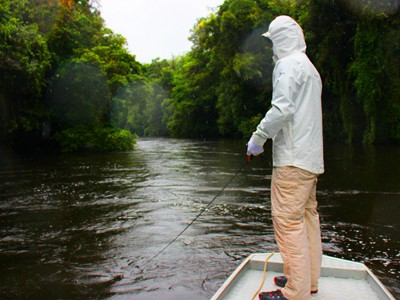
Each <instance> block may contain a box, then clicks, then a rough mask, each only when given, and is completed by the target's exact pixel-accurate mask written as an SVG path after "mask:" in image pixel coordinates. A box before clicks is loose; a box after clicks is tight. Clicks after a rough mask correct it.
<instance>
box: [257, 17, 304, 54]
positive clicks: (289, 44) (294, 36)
mask: <svg viewBox="0 0 400 300" xmlns="http://www.w3.org/2000/svg"><path fill="white" fill-rule="evenodd" d="M263 36H265V37H268V38H269V39H271V41H272V44H273V51H274V56H275V57H276V58H277V59H278V60H279V59H282V58H284V57H286V56H288V55H290V54H293V53H296V52H304V53H305V52H306V42H305V41H304V35H303V30H302V29H301V27H300V25H299V24H297V22H296V21H295V20H293V19H292V18H291V17H288V16H279V17H277V18H275V19H274V20H273V21H272V22H271V24H270V25H269V29H268V32H266V33H265V34H263Z"/></svg>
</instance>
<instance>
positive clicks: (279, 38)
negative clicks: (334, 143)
mask: <svg viewBox="0 0 400 300" xmlns="http://www.w3.org/2000/svg"><path fill="white" fill-rule="evenodd" d="M263 36H265V37H267V38H269V39H270V40H271V41H272V45H273V52H274V57H273V59H274V61H275V67H274V70H273V74H272V82H273V93H272V107H271V109H269V110H268V112H267V113H266V115H265V117H264V118H263V119H262V120H261V122H260V123H259V125H258V126H257V129H256V131H255V132H254V133H253V135H252V137H251V138H250V140H249V142H248V144H247V155H253V156H258V155H260V154H261V153H263V151H264V149H263V145H264V143H265V141H266V140H267V139H270V138H271V139H272V140H273V154H272V155H273V171H272V182H271V204H272V208H271V210H272V221H273V226H274V233H275V239H276V242H277V244H278V248H279V251H280V253H281V256H282V260H283V265H284V276H278V277H275V279H274V281H275V284H276V285H278V286H280V287H282V289H277V290H276V291H269V292H262V293H260V294H259V298H260V299H261V300H269V299H274V300H284V299H290V300H304V299H309V298H310V294H312V293H317V292H318V279H319V277H320V269H321V261H322V246H321V230H320V221H319V215H318V212H317V200H316V186H317V178H318V175H319V174H322V173H323V172H324V160H323V135H322V108H321V93H322V83H321V78H320V75H319V73H318V71H317V70H316V68H315V67H314V65H313V64H312V63H311V61H310V60H309V58H308V57H307V55H306V43H305V41H304V35H303V30H302V29H301V27H300V26H299V25H298V24H297V22H296V21H295V20H293V19H292V18H291V17H289V16H279V17H277V18H275V19H274V20H273V21H272V22H271V24H270V26H269V29H268V31H267V32H266V33H265V34H263Z"/></svg>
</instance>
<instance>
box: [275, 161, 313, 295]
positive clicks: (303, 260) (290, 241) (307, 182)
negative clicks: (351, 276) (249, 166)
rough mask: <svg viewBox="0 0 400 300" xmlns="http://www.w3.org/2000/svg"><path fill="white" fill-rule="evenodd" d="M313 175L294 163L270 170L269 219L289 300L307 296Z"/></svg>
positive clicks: (309, 289)
mask: <svg viewBox="0 0 400 300" xmlns="http://www.w3.org/2000/svg"><path fill="white" fill-rule="evenodd" d="M315 178H316V175H315V174H312V173H310V172H307V171H304V170H301V169H299V168H294V167H277V168H274V170H273V176H272V186H271V202H272V220H273V224H274V231H275V238H276V241H277V244H278V247H279V251H280V253H281V255H282V259H283V262H284V274H285V276H286V277H287V279H288V282H287V284H286V286H285V288H283V289H282V293H283V294H284V295H285V297H286V298H288V299H290V300H304V299H309V297H310V291H311V261H310V257H311V254H310V247H309V235H308V232H307V222H306V218H305V207H306V204H307V203H308V201H309V198H310V194H311V193H312V190H313V187H314V185H315Z"/></svg>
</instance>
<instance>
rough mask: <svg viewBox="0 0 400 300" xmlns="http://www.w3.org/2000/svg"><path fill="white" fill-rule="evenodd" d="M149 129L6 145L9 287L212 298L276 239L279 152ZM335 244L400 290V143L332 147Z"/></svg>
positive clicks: (326, 192)
mask: <svg viewBox="0 0 400 300" xmlns="http://www.w3.org/2000/svg"><path fill="white" fill-rule="evenodd" d="M244 144H245V142H244V141H232V140H218V141H203V140H177V139H139V140H138V144H137V147H136V149H135V150H134V151H129V152H117V153H84V154H60V155H50V156H38V155H36V156H29V157H28V156H16V155H15V154H13V153H12V152H10V151H7V150H4V149H3V150H1V151H0V154H1V157H0V178H1V180H0V298H1V299H118V300H119V299H138V300H140V299H163V300H165V299H167V300H168V299H191V300H195V299H209V298H210V296H211V295H212V294H213V293H215V291H216V290H217V289H218V288H219V286H220V285H221V284H222V283H223V282H224V280H225V279H226V278H227V277H228V276H229V274H230V273H231V272H232V271H233V270H234V269H235V268H236V267H237V266H238V265H239V264H240V262H241V261H242V260H243V259H244V258H245V257H247V256H248V255H249V254H251V253H253V252H267V251H276V250H277V247H276V244H275V242H274V238H273V228H272V221H271V215H270V201H269V195H270V178H271V151H270V148H269V146H270V145H269V144H268V145H267V150H266V153H265V155H264V156H263V157H260V158H255V159H253V160H252V161H251V162H249V163H246V165H245V166H244V168H243V170H241V171H240V172H239V173H238V175H237V177H235V178H234V180H233V181H232V182H231V183H230V185H229V186H228V187H227V188H226V189H225V191H224V192H223V193H222V194H221V195H220V196H219V197H218V198H217V199H216V200H215V202H214V203H213V205H212V206H211V207H210V208H209V209H208V210H206V211H205V212H204V213H203V214H202V215H201V217H200V218H199V219H198V220H197V221H196V222H194V223H193V224H192V225H191V226H190V227H189V229H188V230H186V231H185V233H184V234H183V235H182V236H180V237H179V238H178V239H177V240H176V241H175V242H174V243H172V244H171V245H170V246H169V247H168V248H167V249H166V250H165V251H163V252H162V253H161V254H160V255H158V256H157V257H156V258H154V259H153V260H152V261H150V262H149V260H150V259H152V258H153V257H154V256H155V255H156V254H158V253H159V252H160V251H161V250H162V249H163V248H164V247H165V246H166V245H168V243H170V242H171V241H172V240H173V239H174V238H175V237H176V236H177V235H178V234H179V233H180V232H181V231H182V230H183V229H184V228H185V227H186V226H187V225H188V224H189V223H190V222H191V221H192V220H193V219H194V218H195V217H196V215H197V214H198V213H199V212H200V211H201V210H202V209H204V208H205V207H206V205H207V204H208V203H209V202H210V201H211V200H212V199H213V198H214V197H215V196H216V195H217V194H218V193H219V191H220V190H221V189H222V188H223V187H224V186H225V184H227V182H228V181H229V180H230V179H231V178H232V176H233V175H234V174H235V173H236V172H237V171H238V170H239V169H240V167H241V166H242V164H243V162H244V160H245V158H244V154H245V146H244ZM325 167H326V173H325V174H324V175H322V176H321V177H320V179H319V185H318V194H317V197H318V200H319V212H320V215H321V227H322V241H323V250H324V253H325V254H328V255H331V256H335V257H340V258H346V259H351V260H354V261H359V262H364V263H365V264H366V265H367V266H368V267H369V268H371V269H372V270H373V272H374V273H375V274H376V275H377V276H378V277H379V278H380V280H381V281H382V282H383V283H384V284H385V285H386V287H387V288H388V289H389V290H390V291H391V292H392V294H393V295H394V296H395V297H396V298H399V299H400V239H399V237H400V230H399V228H400V226H399V225H400V147H390V146H380V147H372V146H371V147H362V146H357V147H356V146H346V145H341V144H335V145H326V146H325Z"/></svg>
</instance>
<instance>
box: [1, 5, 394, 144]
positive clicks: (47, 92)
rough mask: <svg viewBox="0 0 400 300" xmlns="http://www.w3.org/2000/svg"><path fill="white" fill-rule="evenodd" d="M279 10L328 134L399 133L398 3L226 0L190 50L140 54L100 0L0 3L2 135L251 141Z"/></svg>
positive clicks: (20, 139) (381, 137)
mask: <svg viewBox="0 0 400 300" xmlns="http://www.w3.org/2000/svg"><path fill="white" fill-rule="evenodd" d="M280 14H287V15H290V16H292V17H293V18H295V19H296V20H297V21H298V22H299V23H300V25H301V26H302V27H303V29H304V32H305V37H306V41H307V53H308V55H309V57H310V58H311V60H312V61H313V62H314V64H315V65H316V67H317V69H318V70H319V71H320V74H321V77H322V79H323V84H324V91H323V110H324V131H325V139H327V140H334V141H347V142H349V143H352V142H363V143H398V142H399V141H400V68H399V66H400V45H399V42H400V39H399V36H400V26H399V25H400V10H399V2H398V1H397V0H384V1H373V0H297V1H294V0H293V1H290V0H226V1H225V2H224V4H222V5H221V6H220V7H219V8H218V10H216V11H215V12H214V13H213V14H211V15H210V16H208V17H207V18H203V19H200V20H198V22H197V23H196V24H194V26H193V30H192V34H191V36H190V37H188V38H189V39H190V40H191V42H192V43H193V47H192V49H191V51H189V52H188V53H186V54H185V55H183V56H179V57H174V58H171V59H169V60H160V59H159V58H154V60H153V61H152V63H150V64H141V63H139V62H138V61H136V58H135V55H134V54H132V53H129V51H128V49H127V41H126V39H125V38H124V37H123V36H121V35H119V34H116V33H114V32H112V31H111V30H110V29H108V28H106V27H105V24H104V20H103V19H102V17H101V1H100V0H97V1H96V0H0V15H1V19H0V141H1V142H2V143H8V144H11V145H13V146H14V147H15V148H16V149H27V150H28V151H29V150H30V149H32V148H33V147H34V148H38V149H46V148H51V149H61V150H63V151H74V150H80V149H94V150H125V149H130V148H132V147H133V145H134V142H135V138H136V137H137V136H170V137H185V138H203V139H205V138H217V137H238V138H241V137H244V138H245V139H247V138H248V137H249V136H250V134H251V132H252V131H253V130H254V128H255V126H256V124H258V122H259V121H260V119H261V118H262V117H263V115H264V114H265V112H266V111H267V109H268V107H269V105H270V101H271V92H272V91H271V89H272V85H271V74H272V69H273V61H272V50H271V43H270V42H268V40H266V39H265V38H262V37H261V36H260V35H261V33H263V32H265V31H266V30H267V28H268V25H269V23H270V22H271V21H272V20H273V19H274V17H276V16H277V15H280Z"/></svg>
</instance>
